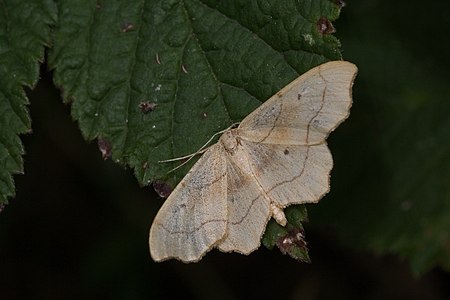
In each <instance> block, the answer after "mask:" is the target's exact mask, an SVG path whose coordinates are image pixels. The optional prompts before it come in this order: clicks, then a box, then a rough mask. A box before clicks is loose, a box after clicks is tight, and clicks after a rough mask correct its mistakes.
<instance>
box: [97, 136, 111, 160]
mask: <svg viewBox="0 0 450 300" xmlns="http://www.w3.org/2000/svg"><path fill="white" fill-rule="evenodd" d="M97 145H98V149H99V150H100V152H101V153H102V157H103V159H105V160H106V159H108V158H111V149H112V147H111V143H110V142H109V140H107V139H105V138H102V137H99V138H98V139H97Z"/></svg>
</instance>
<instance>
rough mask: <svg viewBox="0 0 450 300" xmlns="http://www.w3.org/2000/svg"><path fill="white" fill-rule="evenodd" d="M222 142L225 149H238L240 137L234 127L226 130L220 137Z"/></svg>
mask: <svg viewBox="0 0 450 300" xmlns="http://www.w3.org/2000/svg"><path fill="white" fill-rule="evenodd" d="M220 142H221V143H222V145H223V147H224V148H225V150H227V151H228V152H230V153H232V152H234V151H236V149H237V145H238V144H239V141H238V137H237V136H236V134H235V132H234V131H233V129H232V130H229V131H227V132H225V133H224V134H223V135H222V137H221V138H220Z"/></svg>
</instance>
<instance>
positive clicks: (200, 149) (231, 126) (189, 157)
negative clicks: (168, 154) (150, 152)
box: [158, 122, 239, 173]
mask: <svg viewBox="0 0 450 300" xmlns="http://www.w3.org/2000/svg"><path fill="white" fill-rule="evenodd" d="M236 125H239V122H236V123H233V124H231V125H230V126H228V127H227V128H225V129H223V130H221V131H218V132H216V133H214V134H213V135H212V136H211V137H210V138H209V140H208V141H206V143H205V144H204V145H203V146H201V147H200V148H199V149H198V150H197V151H195V152H194V153H191V154H188V155H185V156H181V157H176V158H171V159H165V160H159V161H158V162H159V163H164V162H172V161H177V160H182V159H186V158H187V160H186V161H184V162H183V163H181V164H180V165H178V166H176V167H175V168H173V169H172V170H170V171H169V172H167V173H171V172H173V171H175V170H177V169H178V168H181V167H182V166H184V165H185V164H187V163H188V162H189V161H190V160H191V159H192V158H193V157H194V156H196V155H198V154H201V153H203V152H205V151H206V150H208V148H209V147H210V146H208V144H209V143H211V141H212V140H213V139H214V138H215V137H216V136H217V135H219V134H222V133H224V132H225V131H228V130H230V129H231V128H233V127H234V126H236ZM207 146H208V147H207Z"/></svg>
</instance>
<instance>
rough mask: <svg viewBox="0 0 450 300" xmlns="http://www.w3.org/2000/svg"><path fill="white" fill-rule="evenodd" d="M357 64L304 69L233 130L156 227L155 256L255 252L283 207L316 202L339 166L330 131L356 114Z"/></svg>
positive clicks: (281, 219)
mask: <svg viewBox="0 0 450 300" xmlns="http://www.w3.org/2000/svg"><path fill="white" fill-rule="evenodd" d="M356 72H357V68H356V66H355V65H354V64H352V63H349V62H345V61H332V62H328V63H324V64H322V65H320V66H318V67H315V68H313V69H311V70H310V71H308V72H306V73H304V74H303V75H301V76H300V77H298V78H297V79H295V80H294V81H292V82H291V83H290V84H288V85H287V86H285V87H284V88H283V89H281V90H280V91H279V92H278V93H276V94H275V95H273V96H272V97H271V98H270V99H268V100H267V101H266V102H264V103H263V104H262V105H261V106H260V107H258V108H257V109H256V110H255V111H253V112H252V113H251V114H249V115H248V116H247V117H246V118H245V119H244V120H242V122H241V123H240V125H239V126H238V127H237V128H234V129H229V130H227V131H225V132H224V133H223V134H222V136H221V137H220V139H219V141H218V142H217V143H216V144H214V145H212V146H211V147H209V148H208V149H207V150H206V152H205V153H204V154H203V156H202V157H200V159H199V160H198V161H197V163H196V164H195V165H194V166H193V167H192V169H191V170H190V171H189V172H188V174H187V175H186V176H185V177H184V178H183V180H182V181H181V182H180V183H179V184H178V186H177V187H176V188H175V190H174V191H173V192H172V194H171V195H170V196H169V198H168V199H167V200H166V201H165V202H164V204H163V206H162V207H161V209H160V210H159V212H158V214H157V216H156V217H155V220H154V221H153V224H152V227H151V229H150V238H149V242H150V254H151V256H152V258H153V259H154V260H155V261H163V260H167V259H172V258H174V259H178V260H181V261H183V262H197V261H199V260H200V259H201V258H202V257H203V256H204V255H205V254H206V253H207V252H208V251H209V250H211V249H212V248H218V249H219V250H221V251H224V252H231V251H234V252H238V253H242V254H249V253H251V252H252V251H254V250H255V249H257V248H258V247H259V246H260V240H261V237H262V235H263V233H264V230H265V227H266V224H267V222H268V221H269V219H270V218H271V217H273V218H274V219H275V220H276V221H277V222H278V223H279V224H280V225H283V226H284V225H286V217H285V215H284V213H283V209H284V208H285V207H287V206H289V205H291V204H301V203H316V202H318V201H319V200H320V199H321V198H322V197H323V196H324V195H325V194H326V193H327V192H328V191H329V175H330V171H331V169H332V167H333V160H332V157H331V153H330V150H329V149H328V147H327V143H326V138H327V136H328V134H329V133H330V132H331V131H333V130H334V129H335V128H336V127H337V126H338V125H339V124H340V123H341V122H342V121H344V120H345V119H346V118H347V117H348V115H349V110H350V106H351V104H352V85H353V80H354V78H355V76H356Z"/></svg>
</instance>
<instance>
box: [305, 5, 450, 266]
mask: <svg viewBox="0 0 450 300" xmlns="http://www.w3.org/2000/svg"><path fill="white" fill-rule="evenodd" d="M401 5H408V6H411V5H413V4H411V3H410V1H397V2H396V3H395V4H394V7H397V8H399V7H401ZM352 6H353V4H352ZM428 9H430V10H432V11H433V13H427V14H423V13H422V12H420V10H412V13H411V15H409V16H408V18H410V20H416V21H414V22H409V21H407V20H406V19H405V18H404V17H403V15H401V14H400V13H399V10H398V9H397V10H395V9H394V10H393V7H391V9H390V10H388V11H385V7H383V6H382V5H379V4H377V3H375V1H368V2H365V3H364V4H363V3H361V4H355V8H353V9H349V11H348V12H347V13H346V14H345V18H346V21H347V22H348V25H347V27H346V28H342V29H341V31H339V32H340V33H341V34H340V35H339V36H341V37H342V39H343V40H344V41H345V42H344V43H343V52H344V53H345V57H346V58H347V59H349V60H351V61H352V62H354V63H355V64H356V65H358V66H359V74H358V78H357V84H356V85H355V86H354V106H353V107H352V115H351V118H350V119H349V120H348V122H346V123H344V124H343V125H342V128H340V129H339V130H338V131H337V132H336V134H333V135H331V137H330V139H329V141H330V144H331V148H332V152H333V155H334V158H335V161H336V164H335V169H334V171H333V174H332V183H331V185H332V188H331V194H330V195H329V197H328V199H326V200H325V201H322V202H321V203H320V205H319V206H318V207H311V212H310V217H311V219H312V220H314V222H321V223H322V224H324V225H327V226H332V227H333V228H336V229H337V230H338V232H339V234H340V236H341V237H342V238H343V240H344V241H345V243H346V244H347V245H351V247H359V248H365V249H369V250H374V251H375V252H377V253H394V254H397V255H400V256H401V257H403V258H405V259H407V260H408V261H409V262H410V263H411V266H412V269H413V270H414V272H416V273H423V272H424V271H426V270H428V269H429V268H431V267H433V266H434V265H436V264H439V265H441V266H442V267H444V268H446V269H447V270H448V269H450V102H449V96H450V85H449V84H448V74H447V72H448V70H449V67H450V62H449V59H448V57H446V58H444V57H443V55H442V53H448V51H449V50H450V44H449V43H439V47H437V46H438V45H437V44H438V39H439V38H438V37H441V36H449V34H450V26H448V25H449V18H448V16H446V15H445V13H444V12H445V11H449V9H450V5H449V4H448V3H447V2H439V3H434V5H433V6H431V7H429V8H428ZM422 15H423V16H425V15H426V17H424V18H422V17H421V16H422ZM380 16H383V18H382V19H380ZM427 18H428V19H427ZM408 20H409V19H408ZM435 20H441V21H443V22H444V23H445V20H447V23H446V24H447V26H444V25H442V23H439V22H435ZM352 23H355V25H354V26H353V25H352ZM425 45H426V46H425ZM319 215H320V217H319ZM316 224H317V223H316Z"/></svg>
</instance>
